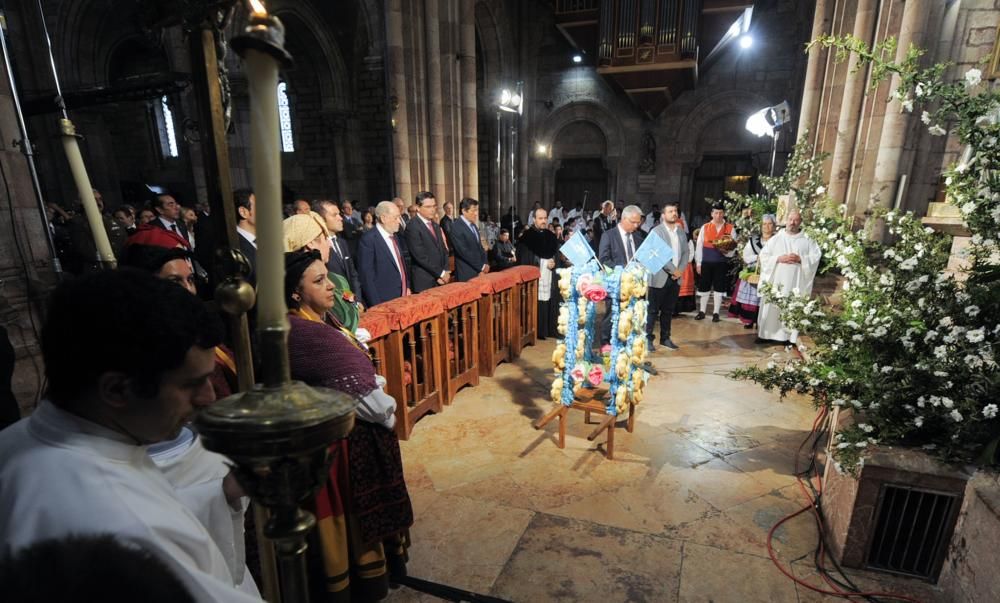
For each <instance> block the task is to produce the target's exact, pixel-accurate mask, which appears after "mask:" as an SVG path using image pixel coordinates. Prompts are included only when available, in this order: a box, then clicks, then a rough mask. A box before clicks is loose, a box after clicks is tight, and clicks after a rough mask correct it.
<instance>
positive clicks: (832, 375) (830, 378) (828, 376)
mask: <svg viewBox="0 0 1000 603" xmlns="http://www.w3.org/2000/svg"><path fill="white" fill-rule="evenodd" d="M826 378H827V379H828V380H829V381H833V380H834V379H836V378H837V373H835V372H833V371H830V372H829V373H827V374H826Z"/></svg>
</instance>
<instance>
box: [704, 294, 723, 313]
mask: <svg viewBox="0 0 1000 603" xmlns="http://www.w3.org/2000/svg"><path fill="white" fill-rule="evenodd" d="M712 295H713V297H715V313H716V314H721V313H722V294H721V293H719V292H718V291H715V292H713V293H712ZM705 297H708V296H707V295H706V296H705Z"/></svg>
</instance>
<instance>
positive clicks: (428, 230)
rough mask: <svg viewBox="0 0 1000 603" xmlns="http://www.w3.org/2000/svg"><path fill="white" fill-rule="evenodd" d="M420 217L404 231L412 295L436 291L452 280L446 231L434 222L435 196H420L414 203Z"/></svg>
mask: <svg viewBox="0 0 1000 603" xmlns="http://www.w3.org/2000/svg"><path fill="white" fill-rule="evenodd" d="M413 205H414V206H415V207H416V208H417V215H416V216H414V217H413V218H410V223H409V225H408V226H407V227H406V230H404V231H403V238H404V239H406V246H407V247H408V248H409V250H410V265H411V267H412V272H413V292H414V293H420V292H421V291H426V290H427V289H433V288H434V287H437V286H438V285H443V284H445V283H447V282H448V281H450V280H451V274H449V272H448V247H447V245H446V244H445V242H444V236H445V235H444V231H443V230H441V227H440V226H438V224H437V222H435V221H434V218H435V217H436V216H437V200H436V199H435V198H434V195H433V194H432V193H429V192H427V191H422V192H419V193H417V198H416V200H415V201H414V202H413Z"/></svg>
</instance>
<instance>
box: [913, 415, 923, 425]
mask: <svg viewBox="0 0 1000 603" xmlns="http://www.w3.org/2000/svg"><path fill="white" fill-rule="evenodd" d="M923 424H924V418H923V417H916V418H914V419H913V426H914V427H920V426H922V425H923Z"/></svg>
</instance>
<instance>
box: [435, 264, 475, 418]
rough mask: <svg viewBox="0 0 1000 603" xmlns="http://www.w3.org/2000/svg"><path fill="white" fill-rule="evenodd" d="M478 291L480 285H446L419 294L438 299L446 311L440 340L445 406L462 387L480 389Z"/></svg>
mask: <svg viewBox="0 0 1000 603" xmlns="http://www.w3.org/2000/svg"><path fill="white" fill-rule="evenodd" d="M480 291H481V289H480V286H479V285H475V284H469V283H448V284H447V285H443V286H441V287H435V288H434V289H429V290H427V291H424V292H423V293H422V294H421V295H431V296H434V297H437V298H439V299H440V300H441V302H442V303H443V304H444V307H445V318H444V324H445V333H444V335H445V336H444V337H441V338H439V339H440V341H441V342H442V346H443V347H442V350H441V357H442V359H443V362H442V363H441V366H442V368H443V369H444V373H443V376H442V379H443V381H444V383H446V384H447V387H445V388H444V389H443V391H444V403H445V404H451V401H452V400H453V399H454V397H455V394H456V393H457V392H458V390H459V389H461V388H462V387H464V386H466V385H471V386H476V385H479V300H480V298H481V297H482V295H481V293H480Z"/></svg>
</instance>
